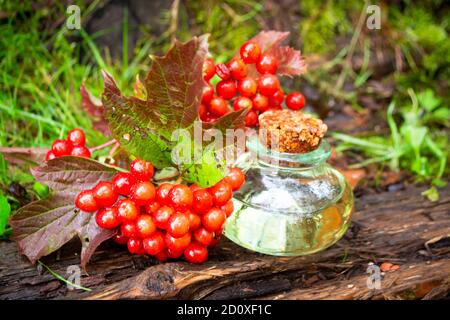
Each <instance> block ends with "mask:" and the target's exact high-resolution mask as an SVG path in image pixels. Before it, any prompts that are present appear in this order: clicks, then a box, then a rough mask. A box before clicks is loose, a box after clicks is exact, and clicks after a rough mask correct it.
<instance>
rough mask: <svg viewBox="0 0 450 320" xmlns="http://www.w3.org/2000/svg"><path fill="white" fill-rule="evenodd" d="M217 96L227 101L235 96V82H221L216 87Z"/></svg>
mask: <svg viewBox="0 0 450 320" xmlns="http://www.w3.org/2000/svg"><path fill="white" fill-rule="evenodd" d="M216 91H217V94H218V95H219V96H220V97H222V98H224V99H226V100H229V99H231V98H233V97H234V96H235V95H236V91H237V89H236V82H235V81H234V80H222V81H220V82H219V83H218V84H217V85H216Z"/></svg>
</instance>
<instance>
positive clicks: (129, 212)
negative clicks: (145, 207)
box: [115, 199, 139, 223]
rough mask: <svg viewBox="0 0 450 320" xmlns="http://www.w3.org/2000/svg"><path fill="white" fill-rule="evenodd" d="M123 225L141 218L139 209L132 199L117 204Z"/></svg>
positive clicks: (121, 200)
mask: <svg viewBox="0 0 450 320" xmlns="http://www.w3.org/2000/svg"><path fill="white" fill-rule="evenodd" d="M115 207H117V212H118V214H119V220H120V222H121V223H123V222H130V221H134V220H136V219H137V218H138V217H139V208H138V207H137V206H136V204H135V203H134V201H133V200H131V199H120V200H119V201H117V203H116V204H115Z"/></svg>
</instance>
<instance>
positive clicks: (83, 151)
mask: <svg viewBox="0 0 450 320" xmlns="http://www.w3.org/2000/svg"><path fill="white" fill-rule="evenodd" d="M70 155H71V156H75V157H83V158H88V159H89V158H90V157H91V151H89V149H88V148H86V147H85V146H81V147H74V148H73V149H72V151H71V152H70Z"/></svg>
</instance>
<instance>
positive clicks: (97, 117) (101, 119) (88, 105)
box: [80, 82, 111, 136]
mask: <svg viewBox="0 0 450 320" xmlns="http://www.w3.org/2000/svg"><path fill="white" fill-rule="evenodd" d="M80 94H81V105H82V106H83V109H84V110H85V111H86V113H87V114H88V115H89V116H90V117H91V120H92V125H93V127H94V129H95V130H97V131H100V132H101V133H103V134H104V135H105V136H110V135H111V131H110V130H109V126H108V122H107V121H106V119H105V107H104V106H103V103H102V101H101V100H100V99H99V98H97V97H96V96H94V95H93V94H92V93H91V92H89V91H88V89H87V88H86V84H85V83H84V82H83V84H82V85H81V87H80Z"/></svg>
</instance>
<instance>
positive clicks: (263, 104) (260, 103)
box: [253, 93, 269, 112]
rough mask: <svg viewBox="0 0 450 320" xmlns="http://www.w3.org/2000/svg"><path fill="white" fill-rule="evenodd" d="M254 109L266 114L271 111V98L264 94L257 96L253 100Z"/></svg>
mask: <svg viewBox="0 0 450 320" xmlns="http://www.w3.org/2000/svg"><path fill="white" fill-rule="evenodd" d="M253 109H255V110H258V111H261V112H264V111H266V110H268V109H269V98H267V97H266V96H263V95H262V94H259V93H258V94H257V95H256V96H255V97H254V98H253Z"/></svg>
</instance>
